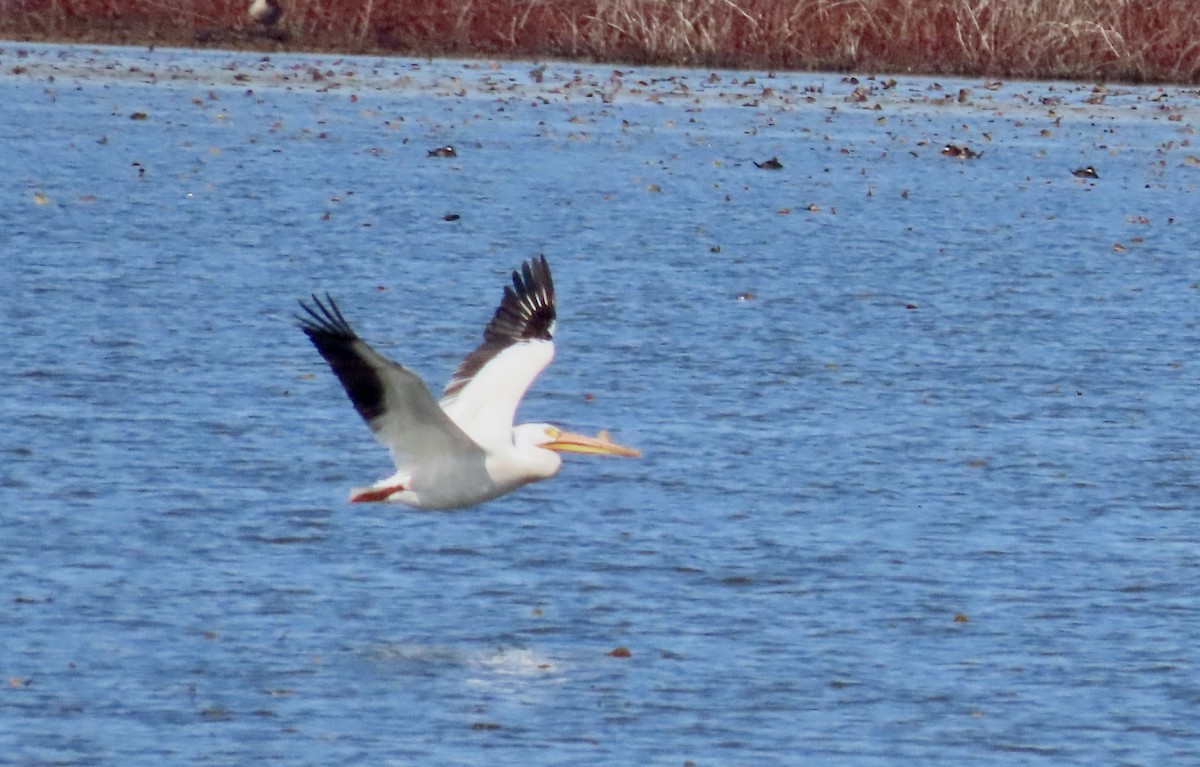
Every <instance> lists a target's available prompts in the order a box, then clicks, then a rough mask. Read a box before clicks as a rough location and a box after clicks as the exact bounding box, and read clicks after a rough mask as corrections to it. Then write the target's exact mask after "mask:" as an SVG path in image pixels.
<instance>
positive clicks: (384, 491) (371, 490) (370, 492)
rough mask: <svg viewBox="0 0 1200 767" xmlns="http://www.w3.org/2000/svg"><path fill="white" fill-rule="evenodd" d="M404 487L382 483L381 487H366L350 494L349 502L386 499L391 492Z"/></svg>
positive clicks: (398, 490) (396, 491) (370, 501)
mask: <svg viewBox="0 0 1200 767" xmlns="http://www.w3.org/2000/svg"><path fill="white" fill-rule="evenodd" d="M403 489H404V485H384V486H383V487H368V488H367V489H365V490H359V491H358V492H356V493H355V494H354V495H352V496H350V503H372V502H378V501H386V500H387V499H388V498H390V497H391V496H392V494H393V493H398V492H400V491H401V490H403Z"/></svg>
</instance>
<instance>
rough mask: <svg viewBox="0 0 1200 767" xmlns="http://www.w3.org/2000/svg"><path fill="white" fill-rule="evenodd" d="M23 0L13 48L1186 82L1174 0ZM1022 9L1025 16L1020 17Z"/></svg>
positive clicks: (1199, 80) (1198, 29)
mask: <svg viewBox="0 0 1200 767" xmlns="http://www.w3.org/2000/svg"><path fill="white" fill-rule="evenodd" d="M281 2H282V4H283V15H282V18H281V19H280V20H279V21H278V23H276V24H274V25H269V26H268V25H263V24H258V23H255V22H254V21H253V20H252V19H251V18H250V17H249V15H248V13H247V8H248V3H246V2H243V0H214V2H212V3H211V4H208V5H205V6H203V7H201V8H193V7H185V8H181V9H174V15H168V14H167V13H165V12H164V10H163V8H162V6H161V4H158V3H155V2H154V0H23V2H21V3H19V5H20V6H21V7H22V8H23V9H24V10H23V12H21V13H14V14H8V15H6V17H5V18H2V19H0V38H3V39H7V40H11V41H13V42H17V43H20V42H28V43H58V44H78V45H124V46H140V47H158V46H162V47H176V48H198V49H229V50H241V51H262V52H264V53H282V52H295V53H328V54H345V55H383V56H404V57H421V58H443V57H446V58H494V59H515V60H533V61H537V60H543V59H553V60H563V61H577V62H580V63H587V64H601V65H607V64H611V65H619V66H628V65H633V66H643V65H645V66H675V67H693V68H714V69H735V70H755V71H796V72H803V71H811V72H842V73H848V72H854V73H872V74H894V75H912V76H940V77H982V78H1006V79H1021V80H1075V81H1085V82H1105V83H1107V82H1112V83H1129V84H1173V85H1184V86H1187V85H1196V84H1200V14H1196V13H1194V12H1192V11H1189V7H1188V4H1187V3H1186V2H1183V0H1160V1H1159V2H1155V3H1145V4H1131V3H1126V2H1124V0H1067V1H1066V2H1063V3H1057V4H1053V5H1054V7H1053V8H1045V7H1041V4H1029V3H1028V2H1027V1H1026V0H995V1H994V2H992V3H990V4H986V5H985V6H984V7H982V8H980V7H977V6H978V4H977V3H975V4H972V3H971V2H969V0H929V2H924V3H922V2H919V1H918V0H854V2H835V0H793V2H792V3H777V2H770V1H769V0H741V2H740V4H736V3H735V2H733V1H732V0H680V1H679V2H670V1H669V0H608V2H600V0H579V1H578V2H572V3H570V4H567V5H563V4H561V3H557V4H556V3H555V2H553V0H479V2H468V3H466V4H465V5H464V4H463V3H461V2H454V3H451V2H447V1H446V0H409V2H407V3H405V4H403V5H402V6H399V7H394V6H392V5H390V4H388V5H386V6H384V5H383V4H380V7H375V4H374V3H372V2H367V3H366V5H365V6H364V5H363V4H362V3H358V4H355V5H351V4H350V3H349V2H348V0H324V1H323V0H290V2H289V0H281ZM1031 5H1032V6H1033V7H1032V8H1031V7H1028V6H1031Z"/></svg>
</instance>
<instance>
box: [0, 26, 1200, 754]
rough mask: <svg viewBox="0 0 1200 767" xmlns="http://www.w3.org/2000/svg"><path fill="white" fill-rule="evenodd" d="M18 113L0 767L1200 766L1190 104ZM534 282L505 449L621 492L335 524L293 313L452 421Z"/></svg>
mask: <svg viewBox="0 0 1200 767" xmlns="http://www.w3.org/2000/svg"><path fill="white" fill-rule="evenodd" d="M0 103H2V104H3V107H0V110H2V111H3V114H4V116H5V119H3V120H0V141H2V143H3V145H4V146H5V147H6V148H7V151H6V152H5V153H4V157H3V159H2V160H0V167H2V168H3V169H4V176H5V178H7V179H8V183H6V184H5V185H4V187H3V189H0V198H2V204H0V224H2V225H0V242H2V243H3V258H4V263H5V265H6V270H5V275H6V277H5V286H4V289H3V291H0V296H2V297H3V298H2V300H0V317H2V319H3V321H4V324H5V328H6V333H5V341H4V342H3V344H2V345H0V349H3V352H4V353H3V354H2V355H0V382H3V383H2V384H0V385H2V386H3V387H4V390H3V397H0V424H3V429H0V455H2V456H3V461H2V463H0V501H2V508H3V512H2V514H0V583H2V584H3V586H2V588H0V605H2V607H0V651H2V652H0V683H2V686H0V753H2V754H4V758H3V760H12V763H14V764H21V765H43V764H46V765H48V764H55V765H100V764H121V765H127V766H128V765H141V764H145V765H161V764H178V765H204V764H218V765H227V764H286V765H331V764H355V765H357V764H380V765H383V764H395V765H408V764H413V765H417V764H420V765H430V764H437V765H476V764H521V765H579V764H588V765H613V766H614V767H615V766H618V765H676V766H677V767H683V766H684V765H689V764H693V765H697V766H699V767H706V766H709V765H777V764H799V763H803V764H830V765H856V766H862V765H893V764H949V763H965V764H973V765H1012V764H1047V765H1062V764H1101V763H1102V764H1110V765H1135V764H1136V765H1150V764H1155V765H1157V764H1164V763H1171V764H1182V763H1188V762H1191V761H1193V760H1197V759H1200V694H1198V693H1197V690H1198V689H1200V531H1198V526H1197V524H1196V517H1195V516H1193V515H1194V514H1195V513H1196V510H1197V508H1198V504H1197V489H1198V487H1200V466H1198V464H1197V461H1196V458H1195V455H1196V450H1195V444H1196V440H1197V434H1198V433H1200V414H1198V410H1200V408H1198V405H1200V397H1198V396H1197V392H1198V385H1200V361H1197V357H1196V353H1195V352H1196V349H1197V348H1198V346H1200V327H1198V325H1197V306H1198V301H1200V260H1198V258H1197V255H1198V254H1200V229H1198V228H1197V219H1196V211H1197V210H1200V199H1198V192H1200V146H1198V145H1197V142H1198V141H1200V139H1198V138H1197V136H1196V130H1197V125H1198V122H1200V94H1198V93H1197V91H1196V90H1194V89H1191V90H1188V89H1183V88H1177V87H1151V86H1147V87H1126V86H1121V85H1109V86H1107V87H1106V88H1105V87H1101V86H1094V84H1091V83H1086V84H1074V83H1061V82H1059V83H1049V82H1047V83H1027V82H988V81H985V80H978V79H974V80H952V79H944V80H938V81H934V80H930V79H924V78H915V77H907V76H901V75H895V76H893V77H889V76H885V75H879V76H875V77H869V76H863V75H860V76H858V77H857V78H854V79H851V78H849V77H846V76H843V75H834V74H812V73H782V72H781V73H767V72H730V71H717V72H712V71H708V70H704V71H700V70H663V69H642V68H626V67H620V68H618V69H614V68H613V67H599V66H582V65H577V64H572V63H562V62H546V63H545V66H544V68H540V67H539V68H536V69H535V66H534V63H531V62H518V61H507V62H490V61H429V60H411V59H385V58H350V57H342V58H339V57H333V56H305V55H274V54H272V55H269V56H267V55H263V54H256V53H222V52H191V51H180V50H142V49H132V48H129V49H121V48H87V47H64V46H49V45H31V44H18V43H4V44H0ZM445 144H451V145H453V146H454V147H455V148H456V150H457V157H453V158H434V157H430V156H428V152H429V150H430V149H433V148H435V147H438V146H441V145H445ZM947 144H950V145H954V146H961V147H966V148H967V149H969V150H970V152H971V153H974V154H978V155H979V156H977V157H972V158H969V159H967V158H960V157H953V156H950V155H948V154H944V153H943V147H945V146H946V145H947ZM771 158H777V159H778V163H779V164H780V165H781V166H782V167H781V168H779V169H776V170H770V169H767V168H760V167H758V166H757V165H756V163H760V164H761V163H765V162H766V161H767V160H769V159H771ZM1087 166H1093V167H1094V169H1095V171H1096V174H1097V175H1098V178H1089V177H1077V176H1075V175H1073V174H1072V171H1073V170H1076V169H1082V168H1085V167H1087ZM543 253H544V254H545V255H546V256H547V258H548V259H549V262H550V265H551V267H552V269H553V271H554V278H555V282H556V289H557V294H558V301H559V314H558V319H559V326H558V335H557V341H558V351H557V358H556V360H555V362H554V364H553V365H552V366H551V367H550V368H548V369H547V370H546V372H545V373H544V374H543V376H542V377H541V378H540V379H539V380H538V381H537V382H536V383H535V385H534V387H533V389H532V390H531V391H530V393H529V395H528V396H527V398H526V400H525V401H524V404H523V406H522V409H521V412H520V413H519V416H520V418H521V419H522V420H533V421H542V420H548V421H553V422H555V423H558V424H561V425H563V426H565V427H568V428H571V429H575V430H579V431H584V432H592V433H594V432H595V431H597V430H599V429H609V430H611V432H612V435H613V438H614V439H616V440H617V441H619V442H622V443H624V444H628V445H632V446H635V447H638V448H640V449H641V450H642V451H643V457H642V458H641V459H640V460H627V459H620V460H617V459H602V458H593V457H587V456H568V457H567V460H566V462H565V466H564V468H563V470H562V472H561V473H560V475H559V476H558V477H556V478H554V479H552V480H550V481H547V482H544V483H541V484H537V485H533V486H529V487H526V488H523V489H521V490H519V491H517V492H516V493H513V494H511V495H509V496H505V497H503V498H500V499H497V500H495V501H492V502H490V503H488V504H485V505H483V506H481V507H479V508H476V509H471V510H466V511H458V512H449V513H447V512H420V511H415V510H412V509H409V508H407V507H403V506H395V505H386V504H361V505H355V506H350V505H348V504H347V503H346V497H347V493H348V492H349V489H350V488H351V487H352V486H358V485H363V484H368V483H369V482H371V481H374V480H375V479H377V478H380V477H383V476H386V475H388V474H390V473H391V464H390V461H389V459H388V455H387V453H386V451H385V450H384V449H382V448H381V447H380V446H378V445H377V444H375V443H374V442H373V441H372V440H371V439H370V437H369V432H368V430H367V429H366V428H365V426H364V425H363V424H362V422H361V421H360V420H359V419H358V418H357V416H356V415H355V413H354V411H353V409H352V408H351V407H350V404H349V402H348V401H347V400H346V398H345V396H344V394H343V393H342V390H341V388H340V387H339V385H338V383H337V381H336V379H335V378H334V377H333V375H332V374H331V373H330V372H329V370H328V369H327V367H326V366H325V364H324V363H323V361H322V360H321V359H320V357H319V356H318V355H317V354H316V352H315V351H314V350H313V349H312V347H311V346H310V345H309V343H308V341H307V340H306V339H305V337H304V336H303V334H302V333H300V332H299V331H298V330H297V329H296V328H295V323H294V319H293V316H292V315H293V313H294V312H295V311H297V305H296V301H297V299H301V298H306V297H307V296H309V295H310V294H311V293H314V292H317V293H321V294H324V293H325V292H326V291H328V292H329V293H330V294H332V295H333V296H335V297H336V298H337V300H338V302H339V304H340V305H341V307H342V309H343V311H344V312H345V314H346V316H347V318H348V319H349V320H350V321H351V322H352V323H353V324H354V325H355V327H356V329H357V330H358V331H359V333H360V334H361V335H362V336H363V337H364V338H365V339H367V340H368V341H370V342H371V343H372V344H374V345H375V346H376V347H377V348H378V349H380V350H381V351H383V352H385V353H387V354H389V355H391V356H393V357H395V358H396V359H397V360H399V361H401V362H403V363H405V364H406V365H409V366H410V367H412V368H413V369H414V370H416V371H417V372H419V373H420V374H421V375H422V376H424V377H425V378H426V380H427V381H429V382H430V384H431V387H432V388H433V389H434V390H435V391H437V390H440V387H441V385H442V384H443V383H444V382H445V381H446V380H447V379H448V377H449V375H450V373H451V371H452V370H453V369H454V367H455V366H456V365H457V363H458V361H459V360H460V359H461V357H462V355H463V354H465V353H466V352H467V351H469V350H470V349H471V348H473V347H474V345H475V344H476V343H477V342H478V341H479V339H480V333H481V331H482V328H483V326H484V324H485V323H486V322H487V320H488V319H489V318H490V317H491V314H492V312H493V310H494V308H495V306H496V304H497V302H498V300H499V298H500V295H501V291H502V289H503V287H504V285H505V284H506V283H507V281H508V279H509V274H510V272H511V270H512V269H514V268H516V267H518V266H519V265H520V263H521V262H522V261H523V260H525V259H527V258H530V257H533V256H536V255H538V254H543ZM625 651H627V653H626V652H625ZM626 655H627V657H622V656H626ZM3 760H0V761H3Z"/></svg>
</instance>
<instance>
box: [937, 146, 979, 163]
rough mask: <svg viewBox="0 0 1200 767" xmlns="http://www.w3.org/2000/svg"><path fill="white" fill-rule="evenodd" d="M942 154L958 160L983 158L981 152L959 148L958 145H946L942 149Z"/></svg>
mask: <svg viewBox="0 0 1200 767" xmlns="http://www.w3.org/2000/svg"><path fill="white" fill-rule="evenodd" d="M942 154H944V155H945V156H947V157H957V158H958V159H960V160H974V159H976V158H978V157H983V152H976V151H975V150H974V149H972V148H970V147H968V146H960V145H958V144H946V146H944V147H942Z"/></svg>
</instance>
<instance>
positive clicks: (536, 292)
mask: <svg viewBox="0 0 1200 767" xmlns="http://www.w3.org/2000/svg"><path fill="white" fill-rule="evenodd" d="M555 318H556V313H555V309H554V281H553V280H552V279H551V277H550V266H549V265H548V264H547V263H546V257H545V256H539V257H538V258H535V259H532V260H530V261H527V262H525V263H524V264H522V265H521V270H520V271H515V272H513V275H512V287H505V289H504V298H503V299H502V300H501V301H500V306H499V307H497V309H496V313H495V315H493V317H492V321H491V322H489V323H488V325H487V327H486V328H484V330H483V343H481V344H480V345H479V346H478V347H476V349H475V350H474V351H472V352H471V353H470V354H468V355H467V356H466V358H465V359H463V361H462V363H461V364H460V365H459V366H458V369H457V370H455V371H454V375H453V376H451V378H450V383H448V384H446V390H445V391H444V392H443V393H442V401H441V406H442V409H443V410H444V411H445V412H446V415H448V416H450V418H451V419H452V420H453V421H454V422H455V423H456V424H458V426H459V428H461V429H462V430H463V431H464V432H466V433H467V435H468V436H470V437H471V439H473V440H475V441H476V442H478V443H479V444H481V445H492V444H504V443H511V442H512V425H513V417H514V416H515V415H516V412H517V405H518V404H520V402H521V398H522V397H524V396H525V392H526V391H528V389H529V386H530V384H532V383H533V380H534V379H535V378H537V376H538V374H539V373H541V372H542V370H544V369H545V367H546V366H547V365H549V364H550V360H552V359H553V358H554V340H553V338H554V323H555Z"/></svg>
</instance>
